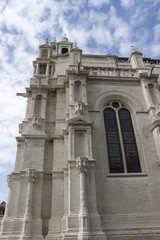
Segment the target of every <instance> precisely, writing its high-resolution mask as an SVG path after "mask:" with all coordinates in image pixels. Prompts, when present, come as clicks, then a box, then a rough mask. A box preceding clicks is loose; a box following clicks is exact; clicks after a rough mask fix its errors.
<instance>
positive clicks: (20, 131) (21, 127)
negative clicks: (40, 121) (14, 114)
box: [18, 123, 23, 133]
mask: <svg viewBox="0 0 160 240" xmlns="http://www.w3.org/2000/svg"><path fill="white" fill-rule="evenodd" d="M18 127H19V131H18V132H19V133H22V130H23V123H20V124H19V125H18Z"/></svg>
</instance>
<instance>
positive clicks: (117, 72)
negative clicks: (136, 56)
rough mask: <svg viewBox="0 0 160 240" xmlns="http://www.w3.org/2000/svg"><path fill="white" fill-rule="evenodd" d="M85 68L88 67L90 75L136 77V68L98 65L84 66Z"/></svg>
mask: <svg viewBox="0 0 160 240" xmlns="http://www.w3.org/2000/svg"><path fill="white" fill-rule="evenodd" d="M84 69H85V70H87V69H88V71H89V75H90V76H109V77H123V78H124V77H137V73H136V70H134V69H130V68H128V69H127V68H126V69H122V68H100V67H97V68H96V67H93V68H87V67H85V68H84Z"/></svg>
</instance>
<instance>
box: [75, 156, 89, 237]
mask: <svg viewBox="0 0 160 240" xmlns="http://www.w3.org/2000/svg"><path fill="white" fill-rule="evenodd" d="M76 167H77V169H78V171H79V174H80V211H79V219H80V230H79V236H78V239H81V240H82V239H89V234H90V230H89V214H88V207H87V191H86V172H87V167H88V159H87V158H84V157H83V158H82V157H78V158H77V159H76Z"/></svg>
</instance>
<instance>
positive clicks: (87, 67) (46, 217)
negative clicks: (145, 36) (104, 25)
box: [0, 36, 160, 240]
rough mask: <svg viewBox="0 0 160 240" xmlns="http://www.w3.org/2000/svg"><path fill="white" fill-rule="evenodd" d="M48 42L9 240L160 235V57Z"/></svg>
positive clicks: (27, 125)
mask: <svg viewBox="0 0 160 240" xmlns="http://www.w3.org/2000/svg"><path fill="white" fill-rule="evenodd" d="M39 50H40V51H39V56H38V58H36V60H35V61H34V62H33V68H34V72H33V76H32V77H31V79H30V86H29V87H27V88H26V93H19V94H18V95H20V96H22V97H26V98H27V99H28V100H27V109H26V116H25V119H24V120H23V122H22V123H21V124H20V125H19V133H20V136H19V137H17V157H16V163H15V169H14V171H13V172H12V173H11V174H10V175H9V176H8V187H9V192H8V199H7V206H6V210H5V215H4V217H3V219H2V222H1V233H0V239H5V240H9V239H14V240H40V239H45V240H53V239H55V240H58V239H64V240H69V239H72V240H77V239H79V240H87V239H90V240H101V239H102V240H106V239H107V240H140V239H141V240H151V239H152V240H158V239H160V92H159V85H160V80H159V79H160V78H159V74H160V61H159V62H158V60H154V59H149V58H142V54H141V53H140V52H137V51H136V50H135V49H134V48H133V49H132V52H131V54H130V56H129V58H122V57H118V56H115V55H89V54H82V50H81V49H79V48H78V47H77V45H76V44H72V43H71V42H69V41H68V39H67V38H66V36H64V38H63V39H62V41H60V42H52V43H50V44H49V43H48V41H46V43H45V44H44V45H41V46H40V48H39Z"/></svg>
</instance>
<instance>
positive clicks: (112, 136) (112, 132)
mask: <svg viewBox="0 0 160 240" xmlns="http://www.w3.org/2000/svg"><path fill="white" fill-rule="evenodd" d="M104 121H105V130H106V139H107V149H108V157H109V168H110V173H127V172H128V173H134V172H141V167H140V162H139V156H138V151H137V146H136V139H135V135H134V130H133V125H132V119H131V115H130V112H129V111H128V109H127V108H126V107H125V106H124V105H123V104H121V103H119V102H112V103H110V104H109V105H108V106H107V107H106V108H105V109H104Z"/></svg>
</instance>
